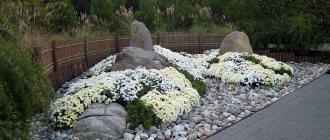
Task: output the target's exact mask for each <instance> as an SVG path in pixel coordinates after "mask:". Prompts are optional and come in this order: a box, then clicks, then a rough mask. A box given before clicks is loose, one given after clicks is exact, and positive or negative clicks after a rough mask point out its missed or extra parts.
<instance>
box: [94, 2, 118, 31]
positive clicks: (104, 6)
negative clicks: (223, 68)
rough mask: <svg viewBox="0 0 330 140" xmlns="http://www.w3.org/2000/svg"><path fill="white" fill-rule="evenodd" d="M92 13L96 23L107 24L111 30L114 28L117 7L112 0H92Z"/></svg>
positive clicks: (99, 24)
mask: <svg viewBox="0 0 330 140" xmlns="http://www.w3.org/2000/svg"><path fill="white" fill-rule="evenodd" d="M90 13H91V15H92V16H93V17H94V22H95V24H96V25H98V26H106V27H107V28H108V29H109V30H113V29H112V26H113V24H114V20H115V9H114V6H113V3H112V1H111V0H92V2H91V6H90Z"/></svg>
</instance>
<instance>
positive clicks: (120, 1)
mask: <svg viewBox="0 0 330 140" xmlns="http://www.w3.org/2000/svg"><path fill="white" fill-rule="evenodd" d="M112 3H113V7H114V9H115V10H118V9H119V7H120V6H125V4H126V0H112Z"/></svg>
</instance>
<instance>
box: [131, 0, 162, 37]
mask: <svg viewBox="0 0 330 140" xmlns="http://www.w3.org/2000/svg"><path fill="white" fill-rule="evenodd" d="M139 4H140V6H139V11H136V12H135V13H134V17H135V18H136V19H137V20H138V21H141V22H143V23H144V24H145V25H146V26H147V27H148V28H149V30H151V31H154V30H155V28H156V18H157V17H156V16H157V15H156V10H155V9H153V5H155V1H154V0H139Z"/></svg>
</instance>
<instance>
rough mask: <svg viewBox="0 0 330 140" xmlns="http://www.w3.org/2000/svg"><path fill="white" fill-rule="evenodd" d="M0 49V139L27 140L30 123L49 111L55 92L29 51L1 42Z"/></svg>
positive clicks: (16, 45)
mask: <svg viewBox="0 0 330 140" xmlns="http://www.w3.org/2000/svg"><path fill="white" fill-rule="evenodd" d="M0 50H1V52H0V65H1V69H0V139H2V138H4V139H25V138H27V135H26V134H27V130H28V128H27V123H28V120H29V119H31V117H32V115H33V114H34V112H36V111H40V110H42V109H46V107H47V106H48V105H49V101H50V100H51V98H52V97H53V95H54V91H53V89H52V87H51V85H50V82H49V81H48V79H47V77H46V76H45V74H44V72H43V71H42V70H41V69H40V68H39V66H38V64H37V63H35V62H34V61H33V59H32V57H31V54H30V53H28V51H27V50H26V49H24V48H22V47H21V46H20V45H18V44H15V43H11V42H5V41H0ZM3 129H4V130H5V131H2V130H3Z"/></svg>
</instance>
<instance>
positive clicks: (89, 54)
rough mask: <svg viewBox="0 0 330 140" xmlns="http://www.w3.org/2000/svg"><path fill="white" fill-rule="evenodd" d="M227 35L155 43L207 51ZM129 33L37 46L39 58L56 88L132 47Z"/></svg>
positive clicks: (162, 37)
mask: <svg viewBox="0 0 330 140" xmlns="http://www.w3.org/2000/svg"><path fill="white" fill-rule="evenodd" d="M224 37H225V35H222V34H177V33H166V34H159V33H158V34H152V40H153V44H159V45H161V46H162V47H165V48H168V49H170V50H172V51H175V52H182V51H184V52H187V53H192V54H196V53H203V52H204V51H205V50H209V49H217V48H220V46H221V42H222V40H223V38H224ZM129 42H130V37H129V36H120V35H116V36H115V37H114V38H109V39H101V40H88V38H85V39H84V40H83V41H81V42H76V43H73V44H63V43H62V44H61V43H57V42H55V41H53V42H52V44H50V45H49V46H46V47H45V48H42V49H41V48H38V47H37V48H34V55H35V57H36V58H37V59H38V60H39V61H40V62H41V63H42V64H43V66H44V69H45V71H46V73H47V74H48V78H49V79H50V81H51V83H52V85H53V87H54V88H55V89H57V88H59V87H60V86H61V85H62V84H64V83H65V82H66V81H69V80H70V79H72V78H74V77H76V76H78V75H79V74H81V73H82V72H84V71H86V70H87V69H89V68H90V67H91V66H93V65H95V64H96V63H97V62H99V61H101V60H102V59H104V58H105V57H107V56H109V55H111V54H115V53H117V52H120V51H121V50H122V48H125V47H128V46H129ZM255 53H257V54H261V55H267V56H269V57H273V58H275V59H277V60H280V61H284V62H286V61H296V62H302V61H308V62H324V63H330V62H329V60H324V59H322V57H321V56H317V57H309V56H298V55H296V54H295V53H287V52H286V53H283V52H272V51H270V50H255Z"/></svg>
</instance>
